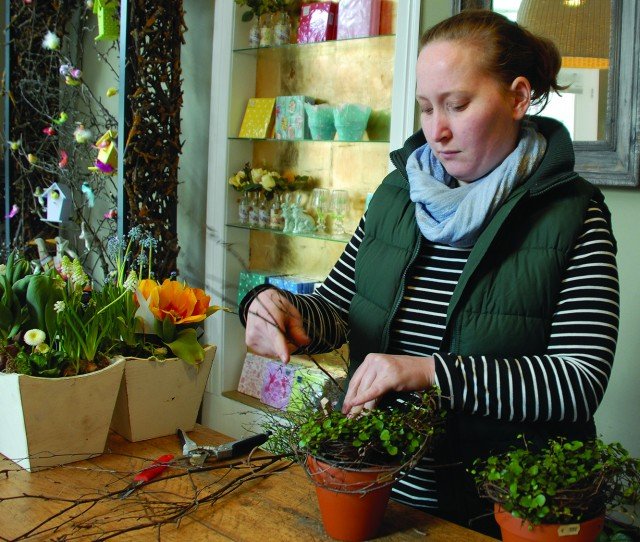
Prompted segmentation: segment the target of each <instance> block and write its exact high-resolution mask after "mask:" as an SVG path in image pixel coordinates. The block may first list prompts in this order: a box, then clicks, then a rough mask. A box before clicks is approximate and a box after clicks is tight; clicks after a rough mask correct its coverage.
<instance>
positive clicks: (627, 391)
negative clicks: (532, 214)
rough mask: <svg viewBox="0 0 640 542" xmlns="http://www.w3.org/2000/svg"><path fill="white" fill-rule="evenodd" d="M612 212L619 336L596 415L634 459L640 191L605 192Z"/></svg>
mask: <svg viewBox="0 0 640 542" xmlns="http://www.w3.org/2000/svg"><path fill="white" fill-rule="evenodd" d="M604 194H605V197H606V201H607V204H608V205H609V208H610V209H611V214H612V220H613V231H614V234H615V236H616V239H617V240H618V267H619V273H620V292H621V295H620V298H621V302H620V335H619V337H618V348H617V351H616V358H615V365H614V368H613V374H612V376H611V380H610V382H609V388H608V389H607V393H606V394H605V397H604V401H603V403H602V405H601V407H600V409H599V410H598V412H597V413H596V423H597V426H598V431H599V432H600V433H601V434H602V436H603V438H604V439H605V440H607V441H609V440H617V441H620V442H622V444H623V445H624V446H625V447H626V448H627V449H628V450H629V451H630V452H631V454H632V455H633V456H635V457H640V424H639V423H638V419H637V418H638V415H639V414H640V391H639V389H638V386H639V384H640V332H639V331H638V330H637V329H636V325H638V315H639V314H640V287H638V285H637V284H636V283H635V281H636V280H638V268H639V267H640V251H639V250H638V233H637V232H638V223H637V222H636V220H637V219H638V215H639V214H640V191H639V190H638V189H635V190H623V189H611V188H610V189H607V190H604Z"/></svg>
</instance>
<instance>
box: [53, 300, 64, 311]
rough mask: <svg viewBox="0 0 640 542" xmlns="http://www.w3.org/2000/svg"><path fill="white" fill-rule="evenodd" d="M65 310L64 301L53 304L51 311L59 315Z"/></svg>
mask: <svg viewBox="0 0 640 542" xmlns="http://www.w3.org/2000/svg"><path fill="white" fill-rule="evenodd" d="M65 308H66V306H65V304H64V301H56V302H55V303H54V304H53V310H54V311H55V312H57V313H58V314H60V313H61V312H62V311H63V310H64V309H65Z"/></svg>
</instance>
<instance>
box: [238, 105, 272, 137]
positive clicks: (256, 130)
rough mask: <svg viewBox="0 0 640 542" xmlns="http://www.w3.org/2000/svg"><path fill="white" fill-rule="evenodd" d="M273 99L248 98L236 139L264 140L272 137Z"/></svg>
mask: <svg viewBox="0 0 640 542" xmlns="http://www.w3.org/2000/svg"><path fill="white" fill-rule="evenodd" d="M275 103H276V99H275V98H250V99H249V101H248V102H247V108H246V109H245V112H244V118H243V119H242V125H241V126H240V133H239V134H238V137H248V138H254V139H266V138H269V137H272V132H273V108H274V106H275Z"/></svg>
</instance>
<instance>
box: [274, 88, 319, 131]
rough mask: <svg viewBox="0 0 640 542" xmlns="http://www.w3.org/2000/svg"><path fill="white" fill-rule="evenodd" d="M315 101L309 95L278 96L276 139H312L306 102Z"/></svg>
mask: <svg viewBox="0 0 640 542" xmlns="http://www.w3.org/2000/svg"><path fill="white" fill-rule="evenodd" d="M305 102H306V103H309V104H313V103H315V100H314V99H313V98H310V97H309V96H278V97H277V98H276V123H275V136H276V139H311V133H310V132H309V126H308V124H309V123H308V122H307V113H306V111H305V110H304V104H305Z"/></svg>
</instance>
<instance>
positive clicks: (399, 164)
mask: <svg viewBox="0 0 640 542" xmlns="http://www.w3.org/2000/svg"><path fill="white" fill-rule="evenodd" d="M390 158H391V163H392V164H393V165H394V166H395V167H396V169H397V170H398V172H399V173H400V175H402V177H403V178H404V179H405V180H407V181H409V176H408V175H407V170H406V168H405V165H406V164H405V163H404V162H403V160H402V153H401V152H400V151H399V150H395V151H393V152H392V153H391V155H390ZM416 228H417V226H416ZM421 246H422V233H419V234H418V242H417V243H416V246H415V248H414V249H413V253H412V254H411V258H410V259H409V261H408V262H407V265H406V266H405V268H404V271H403V272H402V277H401V278H400V284H399V288H398V294H397V295H396V299H395V301H394V303H393V308H392V309H391V312H390V313H389V319H388V320H387V323H386V324H385V326H384V330H383V332H382V341H381V342H380V346H381V348H380V351H381V352H386V351H387V348H388V347H389V331H390V328H391V322H393V319H394V318H395V316H396V312H398V308H399V307H400V303H401V301H402V296H403V294H404V283H405V281H406V278H407V271H408V270H409V268H410V267H411V265H412V264H413V262H414V261H415V260H416V258H417V257H418V254H419V252H420V247H421Z"/></svg>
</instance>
